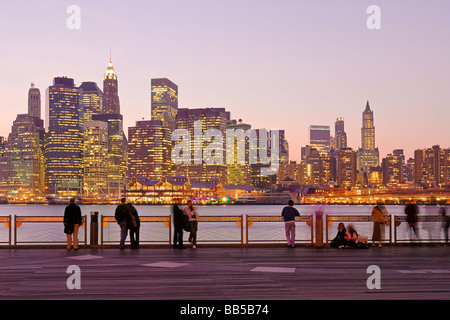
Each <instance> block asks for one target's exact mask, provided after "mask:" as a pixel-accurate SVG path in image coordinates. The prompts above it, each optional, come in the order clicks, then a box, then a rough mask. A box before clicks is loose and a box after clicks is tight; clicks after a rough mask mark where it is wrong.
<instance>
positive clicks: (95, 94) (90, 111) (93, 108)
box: [80, 82, 103, 121]
mask: <svg viewBox="0 0 450 320" xmlns="http://www.w3.org/2000/svg"><path fill="white" fill-rule="evenodd" d="M80 89H83V106H84V121H90V120H92V116H93V115H95V114H101V113H102V112H103V92H102V90H100V88H99V87H98V86H97V84H96V83H95V82H83V83H82V84H81V86H80Z"/></svg>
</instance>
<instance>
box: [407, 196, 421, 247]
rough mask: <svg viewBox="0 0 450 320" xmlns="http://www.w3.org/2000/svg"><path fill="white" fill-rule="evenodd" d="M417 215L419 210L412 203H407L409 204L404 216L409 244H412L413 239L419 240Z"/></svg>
mask: <svg viewBox="0 0 450 320" xmlns="http://www.w3.org/2000/svg"><path fill="white" fill-rule="evenodd" d="M418 213H419V208H418V207H417V205H416V204H415V203H414V202H413V201H409V203H408V204H407V205H406V207H405V214H406V223H407V224H408V226H409V239H410V242H411V244H412V245H413V244H414V238H415V239H416V240H419V239H420V237H419V219H418V218H417V215H418Z"/></svg>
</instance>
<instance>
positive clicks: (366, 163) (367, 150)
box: [357, 101, 380, 174]
mask: <svg viewBox="0 0 450 320" xmlns="http://www.w3.org/2000/svg"><path fill="white" fill-rule="evenodd" d="M379 159H380V155H379V151H378V148H376V147H375V125H374V117H373V111H372V110H371V109H370V105H369V101H367V104H366V108H365V110H364V111H363V115H362V128H361V148H359V149H358V152H357V170H358V171H359V172H364V173H366V174H368V173H369V168H370V167H377V166H378V165H379V162H380V160H379Z"/></svg>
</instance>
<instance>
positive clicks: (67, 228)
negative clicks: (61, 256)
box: [64, 224, 74, 234]
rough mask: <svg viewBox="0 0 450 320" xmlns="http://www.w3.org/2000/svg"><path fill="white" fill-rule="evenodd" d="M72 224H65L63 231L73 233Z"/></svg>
mask: <svg viewBox="0 0 450 320" xmlns="http://www.w3.org/2000/svg"><path fill="white" fill-rule="evenodd" d="M73 228H74V227H73V224H65V225H64V233H65V234H72V233H73Z"/></svg>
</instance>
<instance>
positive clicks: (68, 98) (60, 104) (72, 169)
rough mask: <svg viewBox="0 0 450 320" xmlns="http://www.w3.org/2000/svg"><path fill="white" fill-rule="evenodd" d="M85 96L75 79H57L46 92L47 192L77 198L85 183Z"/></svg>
mask: <svg viewBox="0 0 450 320" xmlns="http://www.w3.org/2000/svg"><path fill="white" fill-rule="evenodd" d="M81 101H82V93H80V89H79V88H77V87H75V84H74V81H73V79H70V78H67V77H57V78H55V79H54V80H53V86H50V87H49V88H48V89H47V105H46V120H47V121H46V124H47V126H48V130H47V139H46V189H47V192H48V193H61V194H71V195H76V194H78V193H79V191H80V187H81V181H82V151H83V108H82V102H81Z"/></svg>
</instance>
